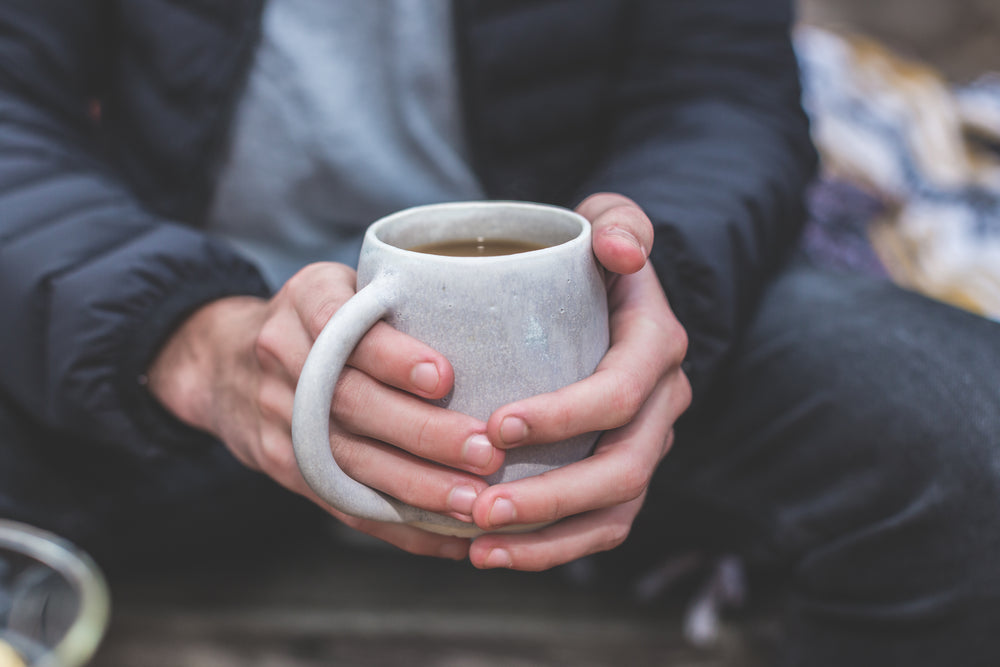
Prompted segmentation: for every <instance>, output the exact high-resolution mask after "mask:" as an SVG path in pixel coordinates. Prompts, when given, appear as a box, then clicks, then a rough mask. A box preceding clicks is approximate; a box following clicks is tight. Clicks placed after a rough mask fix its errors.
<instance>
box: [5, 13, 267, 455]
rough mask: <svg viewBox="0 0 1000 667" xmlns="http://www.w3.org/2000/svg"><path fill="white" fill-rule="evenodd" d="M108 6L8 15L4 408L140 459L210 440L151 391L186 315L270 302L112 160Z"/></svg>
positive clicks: (248, 276)
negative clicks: (151, 375) (234, 300)
mask: <svg viewBox="0 0 1000 667" xmlns="http://www.w3.org/2000/svg"><path fill="white" fill-rule="evenodd" d="M102 6H103V3H98V2H94V1H90V0H64V1H61V2H59V1H54V0H53V1H47V2H39V1H38V0H5V1H4V3H3V4H2V6H0V310H2V312H3V313H4V314H5V317H4V321H5V323H4V324H3V325H2V326H0V350H2V355H3V357H2V361H0V398H3V399H4V400H6V401H9V402H10V403H12V404H13V405H14V406H15V407H16V408H17V409H19V410H20V411H22V412H23V413H25V414H26V415H28V416H29V417H30V418H32V419H34V420H35V421H37V422H39V423H41V424H43V425H45V426H46V427H48V428H50V429H53V430H55V431H58V432H61V433H64V434H66V435H67V436H68V437H67V441H68V442H69V441H72V442H78V441H81V440H88V441H94V442H99V443H103V444H106V445H108V446H113V447H120V448H124V449H127V450H131V451H132V452H134V453H135V454H137V455H140V456H150V455H155V454H156V453H157V452H159V451H162V450H163V448H167V447H172V446H177V445H180V444H182V443H187V444H190V443H194V442H197V441H199V439H205V438H206V436H204V435H201V434H198V433H196V432H195V431H193V430H191V429H188V428H187V427H184V426H183V425H182V424H181V423H180V422H179V421H177V420H175V419H174V418H173V417H171V416H170V415H168V414H167V413H166V411H165V410H163V409H162V408H160V407H159V405H158V404H157V403H156V401H155V400H154V399H152V397H151V396H150V395H149V394H148V393H147V392H146V391H145V389H144V388H143V386H142V377H143V373H144V372H145V369H146V367H147V365H148V364H149V363H150V361H151V359H152V357H153V355H154V354H155V353H156V351H157V349H158V348H159V346H160V345H161V344H162V343H163V342H164V341H165V339H166V338H167V337H168V335H169V334H170V332H171V331H172V330H173V328H174V327H175V326H176V325H177V324H179V322H180V321H181V320H182V319H183V318H184V316H185V315H187V314H188V313H190V312H191V311H192V310H193V309H195V308H196V307H198V306H199V305H201V304H204V303H206V302H208V301H211V300H213V299H217V298H220V297H223V296H227V295H233V294H251V295H260V296H264V295H266V294H267V292H268V289H267V286H266V284H265V283H264V281H263V280H262V279H261V277H260V275H259V274H258V272H257V270H256V269H255V268H254V266H253V265H251V264H250V263H248V262H247V261H245V260H243V259H242V258H241V257H239V256H238V255H236V254H235V253H234V252H232V251H231V250H230V249H229V248H228V247H226V246H224V245H221V244H219V243H217V242H214V241H213V240H211V239H210V238H209V237H208V236H206V235H205V234H203V233H202V232H200V231H198V230H195V229H192V228H190V227H187V226H185V225H182V224H179V223H177V222H172V221H169V220H164V219H161V218H159V217H157V216H154V215H152V214H150V213H149V212H148V211H147V210H145V209H144V207H143V206H142V205H141V204H140V203H139V202H138V201H137V200H136V198H135V197H134V196H133V194H132V193H131V192H130V190H129V189H128V188H127V187H126V186H125V185H124V182H123V180H122V179H121V178H118V177H117V176H116V174H115V172H114V169H113V168H112V166H111V164H110V163H109V162H107V161H106V160H104V159H103V157H102V151H101V147H100V139H99V134H98V132H97V130H96V124H95V123H94V121H93V119H92V113H91V109H92V104H93V102H92V101H93V100H94V99H95V98H96V97H97V93H96V91H98V90H99V88H100V77H101V63H102V62H103V58H105V57H106V54H105V53H104V52H103V48H102V47H103V46H104V45H105V44H107V39H108V36H107V35H105V34H103V33H102V22H101V17H102V11H101V9H100V8H101V7H102Z"/></svg>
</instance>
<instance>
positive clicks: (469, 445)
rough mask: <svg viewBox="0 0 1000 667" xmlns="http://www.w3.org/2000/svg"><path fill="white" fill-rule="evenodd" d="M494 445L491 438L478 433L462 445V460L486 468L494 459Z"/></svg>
mask: <svg viewBox="0 0 1000 667" xmlns="http://www.w3.org/2000/svg"><path fill="white" fill-rule="evenodd" d="M494 453H495V452H494V449H493V445H492V444H490V441H489V438H487V437H486V436H485V435H484V434H482V433H477V434H475V435H473V436H472V437H470V438H469V439H468V440H466V441H465V445H463V446H462V460H463V461H464V462H465V463H467V464H469V465H470V466H473V467H475V468H485V467H486V466H488V465H489V464H490V461H492V460H493V454H494Z"/></svg>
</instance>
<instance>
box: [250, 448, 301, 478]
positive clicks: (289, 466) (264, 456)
mask: <svg viewBox="0 0 1000 667" xmlns="http://www.w3.org/2000/svg"><path fill="white" fill-rule="evenodd" d="M259 463H260V464H261V467H262V469H263V470H264V471H265V472H266V473H267V474H268V475H270V476H271V477H274V478H275V479H279V480H286V479H288V478H289V477H290V476H291V474H292V473H293V472H294V471H295V470H296V469H297V463H296V461H295V451H294V450H293V449H292V447H291V443H286V442H284V441H281V442H277V441H274V440H264V441H263V442H262V443H261V447H260V456H259Z"/></svg>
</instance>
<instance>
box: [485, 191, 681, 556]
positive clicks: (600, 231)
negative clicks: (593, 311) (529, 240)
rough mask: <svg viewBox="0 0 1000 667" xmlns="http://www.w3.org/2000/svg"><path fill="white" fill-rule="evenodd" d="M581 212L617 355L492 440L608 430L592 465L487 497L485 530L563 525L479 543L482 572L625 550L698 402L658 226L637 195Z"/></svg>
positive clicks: (611, 197)
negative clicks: (676, 436)
mask: <svg viewBox="0 0 1000 667" xmlns="http://www.w3.org/2000/svg"><path fill="white" fill-rule="evenodd" d="M577 211H578V212H579V213H580V214H581V215H583V216H584V217H586V218H587V219H588V220H590V221H591V223H592V224H593V238H594V253H595V255H596V256H597V259H598V261H599V262H600V263H601V265H602V266H604V268H605V269H607V270H608V272H609V273H608V306H609V324H610V329H611V331H610V333H611V345H610V348H609V349H608V352H607V354H606V355H605V356H604V358H603V359H602V360H601V363H600V364H599V365H598V367H597V369H596V370H595V371H594V374H593V375H592V376H590V377H589V378H586V379H584V380H582V381H580V382H577V383H575V384H572V385H570V386H568V387H565V388H563V389H560V390H558V391H555V392H552V393H549V394H542V395H540V396H534V397H532V398H528V399H525V400H522V401H517V402H515V403H511V404H508V405H505V406H503V407H501V408H500V409H498V410H497V411H496V412H494V413H493V415H491V416H490V419H489V423H488V425H487V435H488V436H489V439H490V441H491V442H492V443H493V444H494V445H495V446H497V447H500V448H504V449H507V448H511V447H521V446H526V445H527V446H530V445H532V444H537V443H545V442H554V441H558V440H563V439H565V438H568V437H571V436H574V435H578V434H580V433H587V432H591V431H606V432H605V433H604V434H603V435H602V437H601V439H600V440H599V442H598V443H597V447H596V449H595V451H594V454H593V455H592V456H590V457H588V458H586V459H584V460H582V461H579V462H577V463H573V464H570V465H567V466H564V467H562V468H559V469H557V470H553V471H551V472H548V473H545V474H542V475H538V476H535V477H528V478H525V479H522V480H518V481H515V482H509V483H505V484H498V485H496V486H492V487H490V488H488V489H486V490H485V491H483V492H481V493H480V494H479V496H478V497H477V498H476V501H475V504H474V505H473V518H474V520H475V522H476V524H477V525H479V526H480V527H481V528H483V529H485V530H495V529H497V528H500V527H503V526H509V525H513V524H530V523H537V522H550V521H554V522H556V523H553V524H552V525H549V526H547V527H545V528H542V529H540V530H537V531H535V532H531V533H521V534H499V533H491V534H487V535H483V536H482V537H479V538H477V539H476V540H475V541H474V542H473V543H472V546H471V549H470V552H469V559H470V560H471V561H472V563H473V565H475V566H476V567H480V568H492V567H506V568H512V569H517V570H544V569H548V568H550V567H554V566H556V565H560V564H563V563H567V562H569V561H572V560H575V559H577V558H580V557H582V556H586V555H588V554H591V553H595V552H598V551H604V550H608V549H611V548H614V547H616V546H618V545H619V544H621V543H622V542H623V541H624V540H625V538H626V537H627V535H628V533H629V530H630V529H631V526H632V522H633V521H634V520H635V517H636V515H637V514H638V512H639V509H640V507H641V506H642V503H643V500H644V499H645V496H646V490H647V488H648V486H649V483H650V480H651V479H652V476H653V472H654V471H655V470H656V467H657V466H658V465H659V463H660V461H661V460H662V459H663V457H664V456H665V455H666V453H667V451H668V450H669V449H670V446H671V444H672V443H673V424H674V422H675V421H676V420H677V418H678V417H679V416H680V415H681V414H682V413H683V412H684V411H685V410H686V409H687V407H688V405H689V404H690V402H691V387H690V384H689V383H688V380H687V377H686V376H685V375H684V372H683V371H682V370H681V367H680V364H681V361H682V360H683V359H684V355H685V353H686V351H687V335H686V334H685V332H684V329H683V328H682V327H681V325H680V323H679V322H678V321H677V319H676V318H675V317H674V314H673V312H672V311H671V310H670V306H669V304H668V303H667V299H666V296H665V295H664V293H663V289H662V288H661V286H660V283H659V280H658V279H657V277H656V274H655V273H654V271H653V269H652V267H651V266H649V264H648V263H647V262H646V257H647V256H648V253H649V248H650V247H651V246H652V242H653V227H652V224H651V223H650V221H649V218H648V217H647V216H646V215H645V213H643V211H642V210H641V209H640V208H639V206H638V205H637V204H636V203H635V202H633V201H632V200H630V199H628V198H627V197H624V196H622V195H617V194H607V193H602V194H596V195H592V196H591V197H589V198H587V199H586V200H585V201H583V202H582V203H581V204H580V205H579V206H578V207H577Z"/></svg>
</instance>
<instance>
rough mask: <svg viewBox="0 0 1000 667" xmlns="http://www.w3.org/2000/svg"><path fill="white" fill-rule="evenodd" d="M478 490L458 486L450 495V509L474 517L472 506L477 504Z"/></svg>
mask: <svg viewBox="0 0 1000 667" xmlns="http://www.w3.org/2000/svg"><path fill="white" fill-rule="evenodd" d="M478 495H479V494H478V493H476V490H475V489H474V488H472V487H471V486H457V487H455V488H454V489H452V490H451V493H449V494H448V507H450V508H451V509H452V510H454V511H456V512H458V513H459V514H466V515H469V516H471V515H472V505H473V503H475V502H476V496H478Z"/></svg>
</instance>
